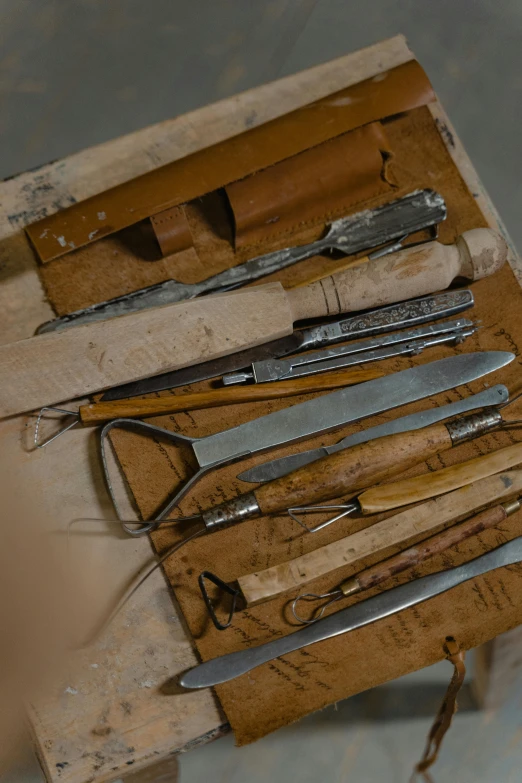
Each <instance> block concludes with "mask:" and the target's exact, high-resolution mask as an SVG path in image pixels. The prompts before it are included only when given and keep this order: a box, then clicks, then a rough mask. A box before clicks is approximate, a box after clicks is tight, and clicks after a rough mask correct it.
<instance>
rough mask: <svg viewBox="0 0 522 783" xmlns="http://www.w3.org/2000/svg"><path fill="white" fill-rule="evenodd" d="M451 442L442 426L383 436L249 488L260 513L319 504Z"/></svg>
mask: <svg viewBox="0 0 522 783" xmlns="http://www.w3.org/2000/svg"><path fill="white" fill-rule="evenodd" d="M451 445H452V443H451V438H450V435H449V432H448V429H447V427H446V425H445V424H432V425H430V426H429V427H424V428H423V429H420V430H413V431H410V432H400V433H397V434H395V435H386V436H385V437H383V438H377V440H373V441H370V442H368V443H361V444H359V445H358V446H353V447H352V448H351V449H343V450H342V451H338V452H337V453H336V454H332V455H330V456H327V457H323V458H322V459H319V460H316V461H315V462H312V463H310V464H309V465H305V466H304V467H302V468H299V469H298V470H294V471H293V472H292V473H289V474H288V475H286V476H282V477H281V478H279V479H276V480H275V481H270V482H267V483H266V484H263V485H262V486H261V487H258V489H256V490H255V496H256V500H257V503H258V505H259V508H260V509H261V512H262V513H263V514H274V513H277V512H278V511H284V510H286V509H287V508H291V507H292V506H304V505H310V504H314V503H321V502H322V501H325V500H331V499H332V498H338V497H341V496H342V495H345V494H346V493H350V494H351V493H353V492H357V491H358V490H360V489H363V488H364V487H368V486H371V485H372V484H377V483H379V482H380V481H383V480H384V479H386V478H390V477H391V476H396V475H397V474H398V473H402V472H403V471H405V470H408V468H411V467H412V466H413V465H417V464H418V463H419V462H424V460H426V459H428V458H429V457H431V456H433V455H434V454H437V453H438V452H439V451H443V450H444V449H449V448H451Z"/></svg>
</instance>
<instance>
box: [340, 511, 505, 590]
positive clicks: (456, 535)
mask: <svg viewBox="0 0 522 783" xmlns="http://www.w3.org/2000/svg"><path fill="white" fill-rule="evenodd" d="M507 516H508V514H507V512H506V509H505V508H504V506H493V508H488V509H486V511H483V512H482V513H481V514H477V515H476V516H474V517H471V519H467V520H466V521H465V522H461V523H460V524H459V525H455V526H454V527H451V528H449V529H448V530H444V531H442V533H439V534H438V535H436V536H432V537H431V538H428V539H427V540H426V541H422V542H421V543H420V544H417V545H416V546H413V547H410V548H409V549H405V550H404V551H403V552H399V554H397V555H394V556H393V557H389V558H388V559H387V560H383V561H382V562H381V563H377V564H376V565H374V566H370V568H366V569H365V570H364V571H360V572H359V573H358V574H356V576H354V577H351V578H350V579H346V580H345V581H344V582H342V583H341V584H340V585H339V587H340V589H341V590H342V592H343V593H344V594H345V595H352V594H353V593H356V592H359V591H360V590H368V589H369V588H370V587H376V586H377V585H380V584H381V582H384V581H386V579H389V578H390V577H392V576H395V575H396V574H400V573H401V572H402V571H406V570H407V569H408V568H413V567H414V566H417V565H420V563H424V562H425V561H426V560H428V559H429V558H430V557H433V556H434V555H438V554H440V553H441V552H445V551H446V550H448V549H450V547H452V546H457V544H460V543H462V541H465V540H466V538H469V537H470V536H475V535H478V533H481V532H482V531H483V530H487V529H488V528H490V527H494V526H495V525H498V523H499V522H503V521H504V519H506V517H507Z"/></svg>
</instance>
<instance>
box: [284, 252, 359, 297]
mask: <svg viewBox="0 0 522 783" xmlns="http://www.w3.org/2000/svg"><path fill="white" fill-rule="evenodd" d="M367 261H368V256H362V257H361V258H351V259H350V261H345V262H344V263H343V262H342V261H341V262H339V261H338V262H337V263H335V262H332V274H331V275H328V276H329V277H332V276H333V275H338V274H339V272H344V270H345V269H353V267H354V266H361V264H366V263H367ZM323 279H324V274H322V275H314V276H313V277H310V278H309V279H308V280H303V282H302V283H297V284H296V285H290V286H288V289H292V288H303V287H304V286H305V285H311V284H312V283H317V281H318V280H323Z"/></svg>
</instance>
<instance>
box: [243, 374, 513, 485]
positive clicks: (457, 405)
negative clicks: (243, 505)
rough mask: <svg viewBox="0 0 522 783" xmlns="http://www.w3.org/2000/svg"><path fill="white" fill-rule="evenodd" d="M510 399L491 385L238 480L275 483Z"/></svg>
mask: <svg viewBox="0 0 522 783" xmlns="http://www.w3.org/2000/svg"><path fill="white" fill-rule="evenodd" d="M508 400H509V392H508V390H507V389H506V387H505V386H503V385H502V384H498V385H496V386H492V387H491V389H486V391H483V392H479V393H478V394H472V395H470V396H469V397H465V398H464V399H463V400H458V401H457V402H452V403H449V404H448V405H440V406H438V407H436V408H430V409H429V410H424V411H419V412H418V413H412V414H410V415H409V416H401V417H400V418H398V419H393V420H392V421H387V422H385V423H384V424H378V425H376V426H375V427H370V428H369V429H366V430H361V432H354V433H353V435H348V436H347V437H346V438H343V439H342V440H341V441H339V443H334V444H333V445H332V446H320V447H319V448H317V449H310V450H309V451H302V452H300V453H299V454H289V455H288V456H287V457H280V458H279V459H273V460H270V461H269V462H264V463H263V464H262V465H256V466H255V467H253V468H250V470H245V471H244V472H243V473H240V474H239V475H238V479H241V481H250V482H252V483H255V484H264V483H265V482H267V481H273V480H274V479H277V478H280V477H281V476H286V475H287V474H288V473H292V472H293V471H294V470H297V469H298V468H302V467H303V465H308V464H309V463H310V462H315V460H317V459H321V457H326V456H328V454H335V453H336V452H337V451H342V450H343V449H348V448H350V446H357V445H358V444H359V443H368V442H369V441H371V440H375V439H376V438H382V437H383V436H384V435H393V434H395V433H397V432H407V431H408V430H420V429H422V428H423V427H428V426H429V425H430V424H435V423H436V422H438V421H444V419H449V418H450V417H451V416H458V414H459V413H466V412H467V411H472V410H476V409H477V408H488V407H490V406H495V405H499V404H500V403H503V402H507V401H508Z"/></svg>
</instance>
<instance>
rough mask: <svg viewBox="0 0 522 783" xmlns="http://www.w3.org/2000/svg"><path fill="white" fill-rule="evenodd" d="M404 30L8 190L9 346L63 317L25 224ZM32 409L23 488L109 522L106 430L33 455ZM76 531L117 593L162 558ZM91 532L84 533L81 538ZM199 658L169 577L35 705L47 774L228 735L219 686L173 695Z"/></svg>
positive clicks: (302, 93) (4, 254)
mask: <svg viewBox="0 0 522 783" xmlns="http://www.w3.org/2000/svg"><path fill="white" fill-rule="evenodd" d="M411 57H412V55H411V52H410V51H409V50H408V48H407V46H406V44H405V41H404V39H403V38H402V37H401V36H397V37H395V38H393V39H390V40H389V41H387V42H384V43H383V44H379V45H376V46H372V47H369V48H368V49H366V50H362V51H360V52H357V53H354V54H351V55H347V56H346V57H342V58H340V59H338V60H334V61H332V62H330V63H326V64H325V65H321V66H318V67H316V68H312V69H310V70H308V71H304V72H302V73H299V74H296V75H295V76H292V77H287V78H284V79H281V80H279V81H278V82H274V83H273V84H269V85H265V86H263V87H260V88H257V89H254V90H250V91H249V92H246V93H244V94H242V95H240V96H236V97H235V98H232V99H227V100H224V101H220V102H219V103H217V104H214V105H212V106H208V107H205V108H203V109H200V110H197V111H194V112H191V113H190V114H187V115H184V116H182V117H179V118H176V119H174V120H171V121H168V122H164V123H161V124H159V125H157V126H153V127H151V128H147V129H145V130H143V131H140V132H138V133H134V134H132V135H130V136H126V137H123V138H121V139H117V140H115V141H112V142H109V143H107V144H103V145H100V146H98V147H95V148H92V149H90V150H86V151H84V152H81V153H78V154H77V155H73V156H71V157H69V158H67V159H65V160H62V161H58V162H56V163H52V164H49V165H46V166H43V167H42V168H40V169H38V170H36V171H32V172H27V173H24V174H21V175H19V176H18V177H15V178H14V179H11V180H9V181H6V182H5V183H2V184H1V185H0V282H1V286H0V312H2V313H3V323H2V327H3V328H2V334H1V338H0V339H1V341H2V342H10V341H12V340H15V339H22V338H24V337H28V336H30V335H31V334H32V333H33V332H34V329H35V327H36V326H37V325H38V324H40V323H41V322H43V321H45V320H48V319H49V318H50V317H52V312H51V309H50V307H49V305H48V303H47V302H46V301H45V298H44V294H43V290H42V287H41V285H40V281H39V278H38V274H37V271H36V268H35V264H34V259H33V254H32V251H31V249H30V247H29V246H28V244H27V241H26V240H25V236H24V235H23V233H22V231H21V229H22V228H23V226H24V225H26V224H27V223H29V222H31V221H33V220H35V219H37V218H38V217H41V216H43V215H44V214H48V213H51V212H53V211H56V210H57V209H60V208H61V207H63V206H66V205H67V204H70V203H73V202H74V201H75V200H80V199H83V198H86V197H87V196H90V195H92V194H94V193H96V192H99V191H101V190H104V189H105V188H107V187H110V186H111V185H114V184H117V183H119V182H122V181H125V180H127V179H129V178H131V177H134V176H137V175H139V174H141V173H143V172H145V171H147V170H150V169H151V168H152V167H154V166H158V165H161V164H162V163H167V162H169V161H171V160H174V159H176V158H177V157H180V156H183V155H186V154H189V153H190V152H193V151H194V150H196V149H198V148H200V147H203V146H206V145H208V144H212V143H214V142H216V141H219V140H222V139H224V138H227V137H229V136H231V135H233V134H235V133H238V132H241V130H242V129H243V128H245V127H252V124H260V123H262V122H266V121H267V120H269V119H272V118H273V117H275V116H278V115H280V114H283V113H285V112H288V111H291V110H292V109H294V108H296V107H298V106H301V105H305V104H307V103H309V102H311V101H313V100H316V99H317V98H319V97H322V96H324V95H327V94H329V93H331V92H334V91H336V90H339V89H341V88H343V87H346V86H348V85H350V84H353V83H356V82H358V81H360V80H362V79H364V78H368V77H370V76H372V75H375V74H377V73H379V72H381V71H383V70H386V69H388V68H391V67H394V66H396V65H399V64H401V63H402V62H405V61H407V60H408V59H411ZM33 423H34V422H33V421H32V419H31V417H23V418H22V417H17V418H13V419H10V420H6V421H3V422H1V423H0V450H1V452H2V453H6V454H9V455H10V464H11V471H10V473H9V475H6V476H4V480H5V481H6V485H8V486H9V487H10V488H11V491H13V490H14V491H19V492H22V493H23V492H27V491H31V492H33V493H38V496H39V497H40V498H41V504H42V517H43V518H50V519H53V532H56V531H58V532H63V531H64V530H65V529H66V528H67V525H68V523H69V522H70V521H71V520H73V519H78V518H95V519H99V520H104V519H105V520H108V519H110V517H111V508H110V504H109V501H108V498H107V496H106V493H105V489H104V486H103V483H102V480H101V475H100V472H99V467H98V455H97V452H96V440H95V435H94V433H93V432H92V431H90V430H81V429H78V430H76V431H73V432H71V433H70V434H69V437H68V440H67V442H65V441H61V442H60V441H58V442H56V444H53V445H52V446H50V447H48V448H47V449H46V450H45V451H38V452H35V451H32V450H31V447H30V438H31V432H32V427H33ZM96 524H97V525H98V526H97V527H95V529H96V530H99V529H100V528H101V533H100V534H99V535H96V536H92V531H93V527H89V525H87V526H86V528H85V529H84V528H83V527H82V528H76V531H77V533H78V541H82V542H85V550H84V551H85V558H86V559H87V560H88V562H89V563H92V567H93V568H99V569H101V570H102V572H103V573H104V574H106V573H110V576H111V580H112V589H113V592H114V594H116V593H117V592H118V591H119V590H120V589H121V588H122V586H123V585H125V584H126V583H127V582H128V581H129V579H131V578H132V576H133V575H134V574H135V573H136V571H137V570H139V569H140V568H141V567H143V565H144V564H145V563H146V562H148V561H149V560H150V558H151V553H150V549H149V545H148V542H147V541H145V540H143V539H139V540H134V539H128V538H121V537H119V536H118V535H117V533H116V532H115V529H114V527H113V526H111V525H110V524H109V523H108V522H106V523H105V524H103V523H102V524H100V523H92V526H95V525H96ZM82 533H83V534H84V538H82V535H81V534H82ZM194 663H195V655H194V652H193V650H192V647H191V645H190V642H189V641H188V639H187V637H186V635H185V633H184V630H183V627H182V625H181V623H180V619H179V616H178V614H177V611H176V608H175V606H174V604H173V602H172V599H171V598H170V595H169V593H168V591H167V589H166V584H165V582H164V580H163V577H162V575H161V574H156V576H155V577H154V578H153V579H151V580H150V581H149V583H148V585H147V587H146V588H144V589H143V590H142V591H141V592H140V594H139V595H138V596H136V599H135V600H134V601H133V602H132V603H131V604H130V605H129V606H128V608H127V610H126V611H124V612H123V613H122V614H121V616H120V617H119V618H118V619H117V620H116V621H115V622H114V624H113V625H112V626H111V627H110V628H109V629H108V630H107V631H106V632H105V633H104V634H103V636H102V637H101V638H100V640H99V641H98V642H97V643H96V644H95V645H94V646H92V647H91V648H89V649H87V650H85V651H83V652H81V653H79V654H78V656H77V660H76V661H75V664H76V665H75V667H74V679H73V680H70V676H71V675H69V674H68V673H67V674H65V675H64V680H63V682H62V683H60V684H59V686H58V687H57V688H56V690H55V692H54V693H53V694H52V695H51V696H48V697H47V699H46V700H45V702H43V703H40V704H37V705H36V704H35V705H33V706H32V711H31V724H32V732H33V737H34V741H35V743H36V747H37V750H38V753H39V756H40V760H41V763H42V766H43V768H44V771H45V774H46V776H47V778H48V779H49V780H51V781H55V780H61V781H66V783H83V782H84V781H87V780H89V781H102V780H110V779H115V778H117V777H119V776H121V775H123V774H124V773H125V772H126V771H128V770H129V767H130V766H132V769H133V770H135V769H138V768H144V767H146V766H148V765H151V764H154V763H156V762H157V761H158V760H160V759H162V758H166V757H167V756H168V755H169V754H171V753H173V752H176V751H179V750H182V749H186V748H188V747H191V746H192V745H194V744H198V743H200V742H205V741H208V740H209V739H210V738H212V737H215V736H218V735H219V734H220V733H222V732H223V731H226V730H227V726H226V722H225V719H224V717H223V716H222V714H221V713H220V711H219V709H218V707H217V705H216V702H215V700H214V698H213V695H212V693H211V692H208V691H204V692H201V693H183V694H172V693H170V694H168V695H167V694H166V693H165V687H166V683H167V681H168V680H169V678H170V677H172V676H173V675H175V674H176V673H178V672H180V671H182V670H183V669H185V668H188V667H189V666H191V665H193V664H194Z"/></svg>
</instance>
